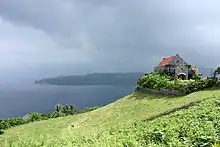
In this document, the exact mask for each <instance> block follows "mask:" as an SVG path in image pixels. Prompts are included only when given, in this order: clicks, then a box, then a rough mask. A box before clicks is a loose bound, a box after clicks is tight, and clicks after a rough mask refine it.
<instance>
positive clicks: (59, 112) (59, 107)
mask: <svg viewBox="0 0 220 147" xmlns="http://www.w3.org/2000/svg"><path fill="white" fill-rule="evenodd" d="M62 109H63V106H62V105H60V104H57V105H56V112H57V113H58V114H61V113H62Z"/></svg>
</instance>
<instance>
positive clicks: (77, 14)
mask: <svg viewBox="0 0 220 147" xmlns="http://www.w3.org/2000/svg"><path fill="white" fill-rule="evenodd" d="M219 6H220V1H219V0H181V1H177V0H157V1H155V0H0V71H1V74H3V73H7V75H10V76H11V75H20V74H21V73H22V75H23V74H24V73H25V74H26V75H25V76H30V75H34V76H39V77H43V76H55V75H60V74H64V75H65V74H73V73H88V72H95V71H102V72H104V71H111V72H115V71H149V70H151V69H152V67H153V66H154V65H155V64H157V63H158V62H159V60H160V59H161V58H163V57H164V56H169V55H175V54H176V53H179V54H180V55H181V56H182V57H183V58H184V59H185V60H186V61H187V62H189V63H192V64H195V65H199V66H204V67H215V66H216V65H217V64H219V63H220V17H219V16H220V9H219ZM8 72H10V74H8Z"/></svg>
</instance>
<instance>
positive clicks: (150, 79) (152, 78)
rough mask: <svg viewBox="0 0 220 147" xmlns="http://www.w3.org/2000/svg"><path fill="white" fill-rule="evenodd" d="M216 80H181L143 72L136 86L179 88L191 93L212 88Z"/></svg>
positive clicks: (157, 88) (156, 88)
mask: <svg viewBox="0 0 220 147" xmlns="http://www.w3.org/2000/svg"><path fill="white" fill-rule="evenodd" d="M216 83H217V81H216V80H214V79H198V80H192V79H191V80H181V79H177V78H174V77H171V76H168V75H166V74H161V73H151V74H145V75H144V76H143V77H141V78H140V79H139V80H138V82H137V85H138V87H137V90H138V88H149V89H155V90H161V89H168V90H179V91H183V92H184V93H191V92H195V91H199V90H205V89H207V88H212V87H214V86H215V85H216Z"/></svg>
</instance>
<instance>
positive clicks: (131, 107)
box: [0, 90, 220, 147]
mask: <svg viewBox="0 0 220 147" xmlns="http://www.w3.org/2000/svg"><path fill="white" fill-rule="evenodd" d="M213 96H214V97H217V98H218V97H220V91H219V90H210V91H201V92H195V93H192V94H190V95H187V96H181V97H170V96H167V97H166V96H159V95H152V94H146V93H134V94H131V95H128V96H126V97H125V98H122V99H120V100H118V101H116V102H114V103H111V104H109V105H107V106H105V107H102V108H99V109H97V110H95V111H92V112H88V113H84V114H79V115H75V116H68V117H63V118H57V119H50V120H46V121H39V122H34V123H30V124H26V125H23V126H18V127H14V128H11V129H8V130H6V132H5V134H3V135H1V136H0V146H1V147H4V146H5V147H7V146H13V147H23V146H24V147H26V146H30V147H31V146H33V147H34V146H57V147H60V146H99V147H101V146H105V147H106V146H114V145H116V144H115V143H117V141H116V140H117V138H119V139H126V140H129V138H130V140H129V142H132V144H130V146H140V144H139V142H137V141H136V140H135V139H136V138H137V136H135V133H134V135H132V131H134V130H132V129H130V132H129V131H128V134H126V132H124V133H121V132H117V131H112V129H113V128H118V127H119V129H118V130H120V128H121V127H122V128H123V126H126V125H129V124H132V123H133V122H139V121H140V120H144V119H146V118H149V117H151V116H153V115H156V114H158V113H161V112H164V111H167V110H170V109H172V108H174V107H178V106H182V105H184V104H188V103H190V102H192V101H196V100H201V99H205V98H212V97H213ZM158 120H159V119H158ZM116 130H117V129H116ZM125 130H126V129H125ZM100 132H101V133H100ZM110 132H117V134H118V135H109V133H110ZM122 132H123V131H122ZM110 134H111V133H110ZM121 135H123V136H126V135H127V136H128V137H129V138H128V137H124V138H123V137H121ZM136 135H137V134H136ZM109 136H111V137H110V138H109ZM94 137H95V138H94ZM89 138H91V139H89ZM94 140H95V141H94ZM109 141H110V142H109ZM126 143H128V142H126ZM117 146H126V144H124V145H123V141H121V143H119V144H117ZM128 146H129V145H128Z"/></svg>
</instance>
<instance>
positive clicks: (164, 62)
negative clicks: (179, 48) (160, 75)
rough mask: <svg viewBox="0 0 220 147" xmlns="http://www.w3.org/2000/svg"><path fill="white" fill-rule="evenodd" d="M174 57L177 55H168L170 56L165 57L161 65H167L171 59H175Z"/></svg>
mask: <svg viewBox="0 0 220 147" xmlns="http://www.w3.org/2000/svg"><path fill="white" fill-rule="evenodd" d="M174 58H175V56H171V57H168V58H164V59H163V60H162V61H161V62H160V63H159V65H160V66H165V65H167V64H169V63H170V62H171V61H173V59H174Z"/></svg>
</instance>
